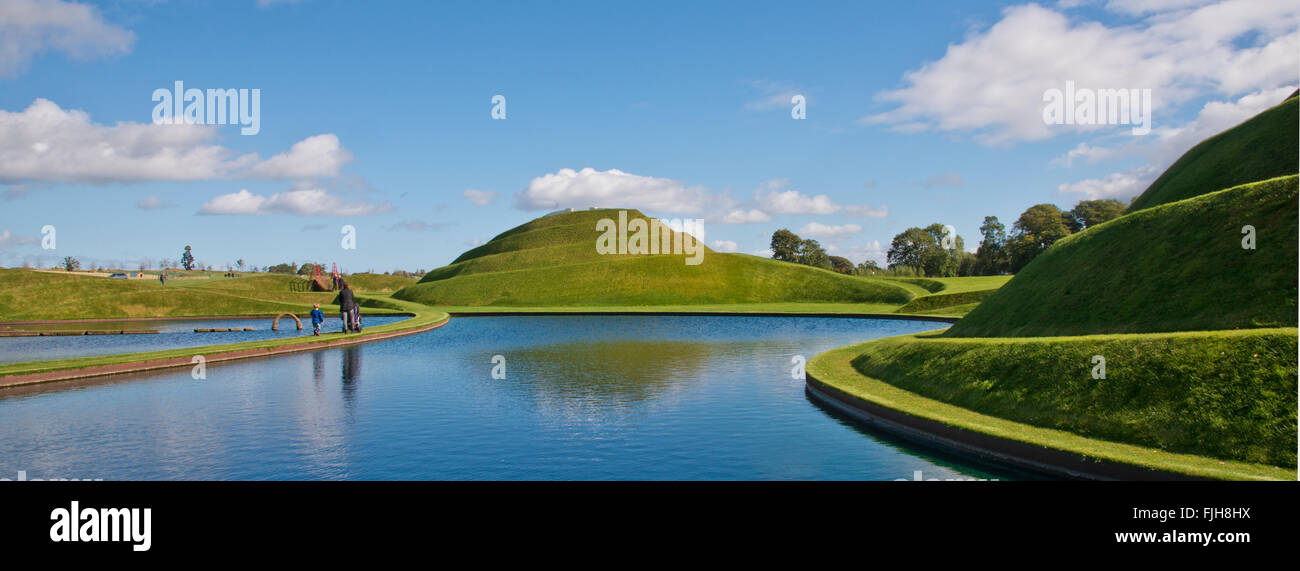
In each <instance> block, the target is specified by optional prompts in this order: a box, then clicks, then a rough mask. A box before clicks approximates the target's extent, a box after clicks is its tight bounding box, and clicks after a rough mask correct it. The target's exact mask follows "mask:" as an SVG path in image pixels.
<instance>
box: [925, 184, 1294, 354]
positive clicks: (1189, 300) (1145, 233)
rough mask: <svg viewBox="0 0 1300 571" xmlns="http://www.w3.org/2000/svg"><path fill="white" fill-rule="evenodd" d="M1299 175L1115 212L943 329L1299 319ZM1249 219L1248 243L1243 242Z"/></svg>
mask: <svg viewBox="0 0 1300 571" xmlns="http://www.w3.org/2000/svg"><path fill="white" fill-rule="evenodd" d="M1296 180H1297V177H1296V176H1294V175H1293V176H1289V177H1283V178H1278V179H1272V180H1268V181H1263V182H1259V183H1253V184H1248V185H1243V186H1240V187H1236V188H1231V189H1227V190H1222V191H1219V192H1214V193H1210V194H1206V195H1203V196H1198V197H1195V198H1191V199H1187V200H1183V201H1179V202H1175V203H1171V204H1165V205H1162V206H1158V207H1154V208H1149V209H1146V210H1141V211H1138V212H1135V213H1132V214H1128V215H1125V216H1121V217H1120V218H1117V219H1115V220H1112V221H1110V222H1107V223H1105V224H1100V225H1097V226H1095V227H1093V228H1089V229H1088V230H1086V231H1084V232H1081V233H1078V234H1074V235H1071V236H1069V237H1067V238H1065V239H1063V240H1061V241H1059V242H1057V243H1056V244H1055V245H1053V246H1052V247H1051V248H1049V249H1048V250H1047V251H1046V252H1044V253H1043V254H1042V255H1040V256H1038V257H1037V258H1035V259H1034V261H1033V262H1032V263H1030V264H1029V265H1028V266H1026V267H1025V268H1024V269H1023V270H1021V272H1020V273H1019V274H1017V275H1016V276H1015V278H1013V279H1012V280H1011V281H1010V282H1008V283H1007V285H1006V286H1004V287H1002V288H1001V289H999V290H998V291H997V292H996V293H994V294H993V295H991V296H989V298H988V299H987V300H985V301H984V302H983V303H981V304H980V305H979V306H978V307H976V308H975V309H974V310H972V311H971V312H970V313H969V314H968V315H967V316H966V317H965V318H963V319H962V320H961V321H960V322H958V323H957V324H955V325H953V327H952V328H951V329H950V330H949V331H948V333H947V335H948V336H955V337H1015V336H1047V335H1085V334H1094V333H1146V332H1159V331H1197V330H1216V329H1239V328H1252V327H1281V326H1295V325H1296V274H1297V265H1296V258H1297V250H1296V236H1297V225H1296V211H1297V208H1298V207H1300V206H1298V205H1297V200H1296V198H1297V185H1296ZM1247 224H1249V225H1253V226H1254V227H1255V229H1256V232H1257V242H1256V249H1254V250H1244V249H1242V245H1241V241H1242V233H1241V229H1242V226H1244V225H1247Z"/></svg>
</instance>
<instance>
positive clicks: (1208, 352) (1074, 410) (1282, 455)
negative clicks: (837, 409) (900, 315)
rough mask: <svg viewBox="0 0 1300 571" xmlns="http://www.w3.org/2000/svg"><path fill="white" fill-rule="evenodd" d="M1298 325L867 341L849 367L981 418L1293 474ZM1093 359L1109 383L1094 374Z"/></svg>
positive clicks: (923, 337) (920, 337)
mask: <svg viewBox="0 0 1300 571" xmlns="http://www.w3.org/2000/svg"><path fill="white" fill-rule="evenodd" d="M1296 342H1297V337H1296V330H1295V329H1268V330H1255V331H1222V332H1198V333H1165V334H1140V335H1097V336H1086V337H1059V338H1036V339H1032V340H1029V339H1005V338H999V339H951V338H944V337H938V336H935V335H933V334H930V335H927V334H921V335H907V336H900V337H890V338H887V339H881V340H877V341H873V342H870V343H867V344H865V345H862V346H861V347H860V350H861V353H860V354H859V355H858V357H857V358H855V359H853V361H852V363H853V367H854V368H855V369H856V370H857V371H858V372H859V373H861V374H862V375H865V376H867V377H871V378H875V379H881V380H884V381H886V382H888V383H890V384H891V385H894V386H896V387H899V388H902V389H904V390H907V391H911V392H912V393H915V394H918V395H921V396H924V397H928V398H931V399H936V400H939V401H942V402H945V403H950V404H953V405H956V406H959V407H962V408H965V409H968V410H972V411H975V412H979V413H983V414H988V415H992V416H995V417H998V418H1004V419H1009V420H1013V421H1017V422H1023V423H1026V424H1030V425H1034V426H1038V427H1043V428H1050V429H1057V430H1064V431H1068V432H1070V433H1074V434H1078V435H1082V436H1086V437H1090V438H1097V439H1102V440H1108V441H1114V442H1122V443H1128V444H1135V445H1139V446H1145V447H1151V448H1155V449H1159V450H1165V451H1170V452H1178V453H1187V454H1195V455H1201V456H1211V457H1214V458H1220V459H1227V460H1236V461H1242V462H1250V463H1262V464H1269V465H1274V466H1282V467H1288V468H1294V467H1295V462H1296V446H1295V443H1296V374H1295V371H1296V365H1297V362H1296ZM1094 355H1102V356H1103V357H1105V359H1106V378H1105V379H1094V378H1092V369H1093V366H1094V365H1093V362H1092V357H1093V356H1094Z"/></svg>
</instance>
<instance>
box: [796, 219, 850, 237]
mask: <svg viewBox="0 0 1300 571" xmlns="http://www.w3.org/2000/svg"><path fill="white" fill-rule="evenodd" d="M861 231H862V227H861V226H858V225H857V224H839V225H834V224H822V223H820V222H809V223H807V224H804V225H803V227H802V228H800V229H799V232H798V233H799V235H801V236H805V235H806V236H812V237H813V238H822V239H827V238H840V237H843V236H848V235H851V234H857V233H858V232H861Z"/></svg>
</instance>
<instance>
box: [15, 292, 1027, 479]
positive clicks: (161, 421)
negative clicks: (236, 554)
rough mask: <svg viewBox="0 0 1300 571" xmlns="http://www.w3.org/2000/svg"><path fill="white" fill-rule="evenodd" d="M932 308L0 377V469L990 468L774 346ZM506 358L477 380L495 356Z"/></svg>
mask: <svg viewBox="0 0 1300 571" xmlns="http://www.w3.org/2000/svg"><path fill="white" fill-rule="evenodd" d="M943 326H944V324H942V323H934V322H920V321H901V320H900V321H894V320H871V319H821V318H795V317H789V318H787V317H781V318H774V317H695V316H691V317H685V316H683V317H652V316H644V317H615V316H607V317H580V316H575V317H482V318H457V319H453V320H452V321H451V323H449V324H448V325H446V326H444V327H442V328H440V329H436V330H433V331H430V332H427V333H423V334H419V335H413V336H409V337H403V338H399V339H393V340H388V341H382V342H377V343H370V344H365V345H360V346H355V347H351V348H346V349H331V350H325V351H320V352H315V353H301V354H295V355H290V356H284V357H276V358H271V359H259V360H250V361H239V362H234V363H227V364H213V365H210V366H209V367H208V369H207V378H206V379H205V380H194V379H193V378H191V374H190V371H189V370H182V371H173V372H165V373H153V374H147V375H136V376H133V377H120V378H117V379H114V380H108V381H100V382H97V383H94V384H88V385H85V386H80V387H76V388H66V386H65V387H64V388H59V389H55V388H53V387H43V388H29V389H20V390H14V389H11V390H7V391H0V477H3V478H16V477H17V472H18V471H20V470H21V471H25V472H27V477H28V478H103V479H109V480H111V479H222V480H226V479H234V480H243V479H256V480H261V479H273V480H281V479H360V480H388V479H395V480H423V479H447V480H475V479H488V480H514V479H526V480H552V479H560V480H585V479H593V480H643V479H672V480H695V479H722V480H735V479H742V480H845V479H891V480H892V479H896V478H911V477H912V476H913V472H914V471H916V470H921V471H922V472H923V474H924V476H925V477H938V478H951V477H979V478H1005V477H1006V475H999V474H990V473H987V472H982V471H980V470H977V469H974V468H972V467H970V466H965V465H962V464H960V463H954V462H951V461H948V460H943V459H938V458H935V457H933V456H930V455H928V454H927V453H925V452H921V451H918V450H916V449H912V448H908V447H905V446H903V445H900V444H899V443H896V442H893V441H890V440H884V439H881V438H880V437H877V436H873V435H871V434H868V433H866V432H864V431H862V430H861V429H859V428H857V427H856V426H855V425H854V424H852V423H850V422H848V421H845V420H841V419H838V418H836V417H835V416H833V415H831V414H830V413H828V412H826V411H824V410H822V409H821V408H819V407H818V406H816V405H814V404H813V403H812V402H811V401H809V400H808V398H807V397H806V396H805V394H804V383H803V381H802V380H796V379H792V378H791V375H790V368H791V363H790V359H791V357H792V356H794V355H804V356H806V357H811V356H813V355H814V354H816V353H818V352H821V351H823V350H826V349H829V348H832V347H836V346H840V345H845V344H848V343H852V342H856V341H861V340H865V339H870V338H875V337H883V336H888V335H897V334H902V333H908V332H916V331H923V330H929V329H936V328H940V327H943ZM494 355H503V356H504V357H505V358H506V371H505V373H506V378H505V379H493V378H492V376H491V372H492V367H493V364H492V358H493V356H494Z"/></svg>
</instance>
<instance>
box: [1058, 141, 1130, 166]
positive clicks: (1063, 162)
mask: <svg viewBox="0 0 1300 571" xmlns="http://www.w3.org/2000/svg"><path fill="white" fill-rule="evenodd" d="M1119 153H1120V150H1118V149H1110V148H1106V147H1094V146H1092V145H1089V144H1088V143H1087V142H1086V141H1085V142H1082V143H1079V144H1078V145H1076V146H1075V147H1074V148H1073V149H1070V150H1069V151H1068V152H1066V153H1065V154H1064V155H1061V156H1059V157H1056V158H1054V159H1052V163H1051V164H1053V165H1055V166H1063V167H1072V166H1074V160H1075V159H1083V160H1085V161H1087V162H1088V164H1092V163H1096V162H1099V161H1103V160H1106V159H1109V158H1111V157H1114V156H1116V155H1118V154H1119Z"/></svg>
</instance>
